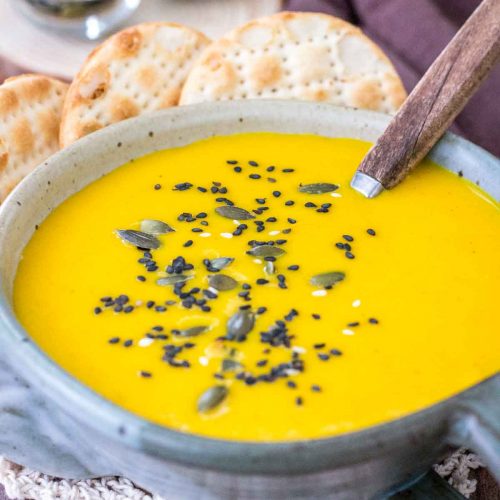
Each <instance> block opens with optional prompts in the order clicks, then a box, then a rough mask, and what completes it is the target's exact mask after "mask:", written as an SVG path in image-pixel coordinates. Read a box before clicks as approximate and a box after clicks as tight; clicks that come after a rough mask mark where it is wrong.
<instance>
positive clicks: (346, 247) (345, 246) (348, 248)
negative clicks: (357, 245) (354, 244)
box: [344, 243, 352, 252]
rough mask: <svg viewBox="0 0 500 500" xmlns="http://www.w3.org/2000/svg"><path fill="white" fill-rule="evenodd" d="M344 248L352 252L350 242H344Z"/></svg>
mask: <svg viewBox="0 0 500 500" xmlns="http://www.w3.org/2000/svg"><path fill="white" fill-rule="evenodd" d="M344 250H347V251H348V252H350V251H351V250H352V248H351V245H349V243H344Z"/></svg>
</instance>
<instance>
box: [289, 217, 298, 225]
mask: <svg viewBox="0 0 500 500" xmlns="http://www.w3.org/2000/svg"><path fill="white" fill-rule="evenodd" d="M287 221H288V222H289V223H290V224H296V223H297V221H296V219H292V218H291V217H288V219H287Z"/></svg>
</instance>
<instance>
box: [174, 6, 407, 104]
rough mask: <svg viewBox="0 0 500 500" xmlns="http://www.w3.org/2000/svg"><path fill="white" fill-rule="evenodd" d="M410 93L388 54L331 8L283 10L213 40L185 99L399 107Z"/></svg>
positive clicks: (190, 80)
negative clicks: (327, 11) (286, 100)
mask: <svg viewBox="0 0 500 500" xmlns="http://www.w3.org/2000/svg"><path fill="white" fill-rule="evenodd" d="M405 97H406V92H405V89H404V87H403V84H402V83H401V80H400V78H399V76H398V74H397V73H396V70H395V69H394V67H393V66H392V64H391V62H390V61H389V59H388V58H387V57H386V56H385V54H384V53H383V52H382V50H381V49H380V48H379V47H378V46H377V45H375V44H374V43H373V42H372V41H371V40H370V39H369V38H367V37H366V36H365V35H364V34H363V33H362V32H361V31H360V30H359V29H358V28H356V27H355V26H353V25H351V24H349V23H347V22H345V21H343V20H341V19H338V18H336V17H332V16H328V15H325V14H314V13H294V12H282V13H279V14H275V15H272V16H269V17H263V18H260V19H257V20H254V21H251V22H249V23H247V24H244V25H243V26H240V27H239V28H236V29H234V30H233V31H231V32H229V33H228V34H227V35H225V36H224V37H223V38H221V39H220V40H217V41H215V42H213V43H212V44H211V45H210V46H208V47H207V48H206V49H205V50H204V52H203V54H202V55H201V57H200V58H199V59H198V61H197V62H196V63H195V65H194V67H193V69H192V70H191V73H190V74H189V76H188V78H187V80H186V83H185V84H184V88H183V90H182V94H181V99H180V104H192V103H197V102H203V101H218V100H232V99H253V98H291V99H304V100H310V101H328V102H331V103H333V104H337V105H342V106H352V107H357V108H365V109H372V110H378V111H383V112H387V113H393V112H395V111H396V110H397V109H398V107H399V106H400V105H401V103H402V102H403V100H404V99H405Z"/></svg>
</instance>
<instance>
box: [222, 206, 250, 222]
mask: <svg viewBox="0 0 500 500" xmlns="http://www.w3.org/2000/svg"><path fill="white" fill-rule="evenodd" d="M215 211H216V212H217V213H218V214H219V215H221V216H222V217H226V218H227V219H232V220H248V219H255V216H254V215H252V214H251V213H250V212H248V211H247V210H245V209H243V208H239V207H232V206H227V205H225V206H221V207H217V208H216V209H215Z"/></svg>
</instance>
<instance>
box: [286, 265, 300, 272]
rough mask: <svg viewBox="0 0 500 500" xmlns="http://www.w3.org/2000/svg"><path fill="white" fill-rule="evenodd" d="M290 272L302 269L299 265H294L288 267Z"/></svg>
mask: <svg viewBox="0 0 500 500" xmlns="http://www.w3.org/2000/svg"><path fill="white" fill-rule="evenodd" d="M287 269H288V270H289V271H298V270H299V269H300V266H299V265H297V264H292V265H291V266H288V268H287Z"/></svg>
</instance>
